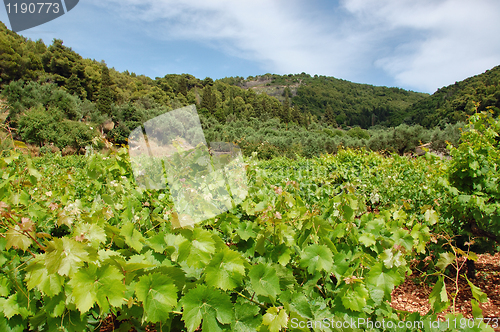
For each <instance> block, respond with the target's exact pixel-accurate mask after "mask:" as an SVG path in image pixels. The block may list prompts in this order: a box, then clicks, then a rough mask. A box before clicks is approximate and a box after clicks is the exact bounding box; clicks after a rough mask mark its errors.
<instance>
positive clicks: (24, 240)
mask: <svg viewBox="0 0 500 332" xmlns="http://www.w3.org/2000/svg"><path fill="white" fill-rule="evenodd" d="M5 236H6V237H7V245H6V246H5V249H7V250H8V249H10V248H16V249H21V250H22V251H26V249H28V248H29V246H30V245H31V244H32V243H33V240H31V239H30V238H29V237H28V236H27V235H25V234H23V233H22V229H21V227H19V225H15V226H14V227H9V230H8V231H7V232H6V233H5Z"/></svg>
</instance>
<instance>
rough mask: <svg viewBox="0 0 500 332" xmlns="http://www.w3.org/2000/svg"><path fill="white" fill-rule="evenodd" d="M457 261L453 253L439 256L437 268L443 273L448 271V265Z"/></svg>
mask: <svg viewBox="0 0 500 332" xmlns="http://www.w3.org/2000/svg"><path fill="white" fill-rule="evenodd" d="M454 260H455V255H454V254H452V253H451V252H445V253H442V254H440V255H439V259H438V262H437V263H436V267H437V268H438V269H440V270H441V271H442V270H444V269H446V267H447V266H448V265H450V264H451V263H453V261H454Z"/></svg>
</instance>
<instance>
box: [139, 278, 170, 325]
mask: <svg viewBox="0 0 500 332" xmlns="http://www.w3.org/2000/svg"><path fill="white" fill-rule="evenodd" d="M135 293H136V295H137V299H138V300H139V301H141V302H142V303H143V306H144V315H143V317H142V322H152V323H156V322H163V321H166V320H167V319H168V317H169V312H170V311H171V310H172V308H173V307H175V306H176V305H177V287H175V285H174V284H173V281H172V279H171V278H170V277H169V276H167V275H163V274H160V273H153V274H149V275H145V276H142V277H141V278H140V279H139V282H138V283H137V284H136V285H135Z"/></svg>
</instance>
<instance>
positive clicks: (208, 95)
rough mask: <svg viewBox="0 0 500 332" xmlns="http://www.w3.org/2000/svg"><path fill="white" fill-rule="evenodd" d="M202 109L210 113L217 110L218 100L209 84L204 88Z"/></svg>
mask: <svg viewBox="0 0 500 332" xmlns="http://www.w3.org/2000/svg"><path fill="white" fill-rule="evenodd" d="M200 107H201V108H206V109H207V110H209V111H210V112H215V109H216V108H217V99H216V97H215V94H214V93H213V91H212V86H211V85H210V84H207V85H206V86H205V87H204V88H203V98H202V100H201V105H200Z"/></svg>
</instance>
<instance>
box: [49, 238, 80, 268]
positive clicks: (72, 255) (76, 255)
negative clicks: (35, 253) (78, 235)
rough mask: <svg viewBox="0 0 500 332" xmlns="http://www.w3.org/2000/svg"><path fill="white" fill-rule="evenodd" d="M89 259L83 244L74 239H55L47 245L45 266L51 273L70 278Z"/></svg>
mask: <svg viewBox="0 0 500 332" xmlns="http://www.w3.org/2000/svg"><path fill="white" fill-rule="evenodd" d="M88 258H89V253H88V252H87V250H85V247H84V246H83V244H81V243H79V242H76V241H75V240H73V239H69V238H67V237H63V238H61V239H59V238H54V239H53V240H52V241H50V242H49V243H48V245H47V250H46V252H45V266H46V267H47V270H48V271H49V273H55V272H57V273H58V274H59V275H62V276H63V275H65V276H70V275H72V274H74V273H75V272H76V271H77V270H78V269H79V268H80V267H81V266H82V265H83V263H84V262H85V261H87V260H88Z"/></svg>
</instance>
